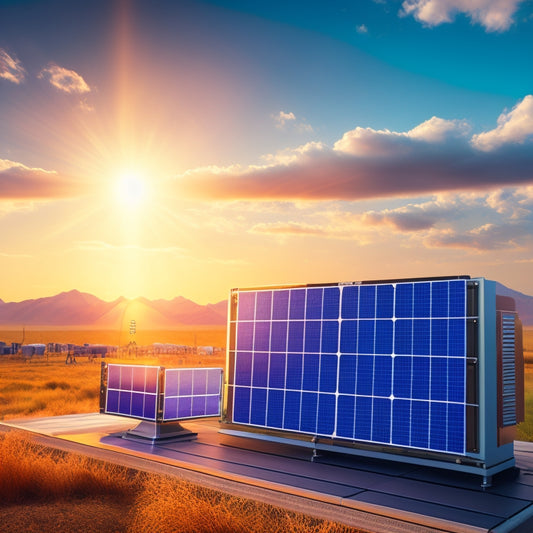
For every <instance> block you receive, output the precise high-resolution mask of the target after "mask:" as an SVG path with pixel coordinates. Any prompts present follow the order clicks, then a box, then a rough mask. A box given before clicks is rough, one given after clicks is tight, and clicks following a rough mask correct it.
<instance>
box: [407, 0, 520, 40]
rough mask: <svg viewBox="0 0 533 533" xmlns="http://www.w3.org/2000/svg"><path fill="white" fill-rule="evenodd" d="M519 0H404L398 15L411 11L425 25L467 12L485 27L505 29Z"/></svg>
mask: <svg viewBox="0 0 533 533" xmlns="http://www.w3.org/2000/svg"><path fill="white" fill-rule="evenodd" d="M522 2H523V0H405V1H404V2H403V3H402V10H401V11H400V15H413V16H414V17H415V19H416V20H418V21H419V22H422V23H424V24H426V25H427V26H438V25H439V24H443V23H445V22H452V21H453V19H454V17H455V15H456V14H457V13H464V14H466V15H468V16H469V17H470V18H471V19H472V21H473V22H476V23H478V24H481V25H482V26H483V27H484V28H485V29H486V30H487V31H500V32H501V31H505V30H507V29H509V27H510V26H511V24H512V23H513V15H514V14H515V13H516V11H517V9H518V6H519V4H520V3H522Z"/></svg>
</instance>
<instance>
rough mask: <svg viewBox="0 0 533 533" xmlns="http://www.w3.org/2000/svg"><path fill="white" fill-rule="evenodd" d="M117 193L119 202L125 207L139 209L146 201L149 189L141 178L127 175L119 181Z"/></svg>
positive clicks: (122, 176)
mask: <svg viewBox="0 0 533 533" xmlns="http://www.w3.org/2000/svg"><path fill="white" fill-rule="evenodd" d="M115 193H116V197H117V200H118V202H119V203H120V204H122V205H123V206H125V207H139V206H140V205H142V204H143V203H144V202H145V201H146V197H147V194H148V187H147V184H146V181H145V180H143V179H142V178H141V177H140V176H138V175H137V174H132V173H127V174H123V175H121V176H120V178H119V179H118V181H117V184H116V188H115Z"/></svg>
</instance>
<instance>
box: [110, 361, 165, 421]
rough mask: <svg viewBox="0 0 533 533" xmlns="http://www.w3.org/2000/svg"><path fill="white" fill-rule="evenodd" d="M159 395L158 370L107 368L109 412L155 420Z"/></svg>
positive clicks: (111, 366)
mask: <svg viewBox="0 0 533 533" xmlns="http://www.w3.org/2000/svg"><path fill="white" fill-rule="evenodd" d="M158 394H159V367H157V366H140V365H117V364H109V365H107V390H106V400H105V412H106V413H109V414H116V415H123V416H130V417H133V418H141V419H143V420H152V421H155V420H156V419H157V397H158Z"/></svg>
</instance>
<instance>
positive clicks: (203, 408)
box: [163, 368, 222, 420]
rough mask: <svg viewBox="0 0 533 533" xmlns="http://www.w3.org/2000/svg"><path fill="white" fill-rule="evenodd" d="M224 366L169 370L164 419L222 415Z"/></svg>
mask: <svg viewBox="0 0 533 533" xmlns="http://www.w3.org/2000/svg"><path fill="white" fill-rule="evenodd" d="M221 388H222V369H221V368H173V369H167V370H165V387H164V404H163V420H181V419H184V418H198V417H207V416H220V395H221V392H222V391H221Z"/></svg>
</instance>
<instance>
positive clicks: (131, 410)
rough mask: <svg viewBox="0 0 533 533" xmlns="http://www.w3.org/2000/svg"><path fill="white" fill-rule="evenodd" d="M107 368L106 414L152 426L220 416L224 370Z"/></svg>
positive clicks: (130, 366)
mask: <svg viewBox="0 0 533 533" xmlns="http://www.w3.org/2000/svg"><path fill="white" fill-rule="evenodd" d="M104 365H105V364H104ZM105 368H107V374H106V376H105V377H103V381H102V385H103V394H104V409H103V411H104V412H105V413H108V414H116V415H123V416H129V417H133V418H140V419H142V420H148V421H152V422H168V421H175V420H182V419H187V418H199V417H206V416H220V403H221V392H222V390H221V389H222V369H221V368H179V369H178V368H174V369H165V368H163V367H159V366H141V365H122V364H109V365H105ZM160 406H161V407H160Z"/></svg>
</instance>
